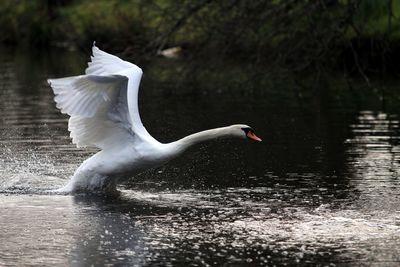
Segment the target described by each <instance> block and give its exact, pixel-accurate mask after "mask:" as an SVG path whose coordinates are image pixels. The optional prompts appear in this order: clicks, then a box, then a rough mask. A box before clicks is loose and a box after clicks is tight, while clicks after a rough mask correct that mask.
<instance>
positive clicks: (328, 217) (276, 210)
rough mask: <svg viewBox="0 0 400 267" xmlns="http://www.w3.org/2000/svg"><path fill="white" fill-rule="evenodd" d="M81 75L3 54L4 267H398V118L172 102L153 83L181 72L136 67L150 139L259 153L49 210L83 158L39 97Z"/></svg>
mask: <svg viewBox="0 0 400 267" xmlns="http://www.w3.org/2000/svg"><path fill="white" fill-rule="evenodd" d="M85 61H86V57H85V55H84V54H83V53H79V52H66V51H63V50H50V51H47V52H46V53H45V54H43V53H36V52H35V53H32V52H30V51H29V52H27V51H23V50H22V51H21V50H14V49H5V48H2V49H1V50H0V62H1V63H0V103H1V105H0V112H1V114H2V116H1V117H0V192H1V193H0V213H1V216H0V244H1V245H0V265H1V266H28V265H29V266H31V265H40V266H55V265H72V266H82V265H91V264H92V265H95V266H100V265H109V266H113V265H115V266H121V265H133V266H143V265H159V266H166V265H190V264H191V265H214V266H221V265H226V266H249V265H266V266H267V265H268V266H271V265H273V264H276V265H282V264H287V265H296V264H304V265H306V264H310V265H321V266H325V265H327V266H329V265H331V266H335V265H337V266H397V265H398V262H399V260H400V256H399V255H400V251H399V250H400V246H399V245H400V224H399V222H400V211H399V209H398V207H399V204H400V194H399V179H398V172H399V168H398V167H399V166H398V165H399V156H400V147H399V113H398V112H396V111H395V110H394V111H393V110H389V109H386V108H384V106H383V105H381V100H380V99H379V98H376V99H375V98H374V95H373V94H372V97H371V98H369V99H368V100H363V99H361V100H360V99H359V98H357V97H356V96H353V98H351V97H349V98H346V99H345V100H346V101H345V104H343V103H344V102H343V101H342V100H341V99H339V100H337V97H336V96H332V95H331V96H330V97H329V98H328V100H327V99H326V96H324V95H323V94H320V95H319V96H317V97H315V98H313V99H299V98H298V97H296V93H295V91H294V90H293V91H291V89H290V88H283V87H282V88H279V87H277V88H266V89H265V91H266V92H265V93H263V94H260V93H255V94H246V93H243V91H241V90H230V88H231V87H235V88H237V85H232V84H230V83H229V82H227V83H226V87H223V88H222V87H221V85H220V84H219V85H212V84H211V85H208V89H207V90H202V89H201V88H197V87H198V84H197V85H196V83H190V81H189V82H187V81H183V82H187V83H184V86H182V85H180V87H179V88H180V89H179V90H178V89H177V88H178V87H175V85H176V84H174V83H171V82H166V81H165V80H164V79H163V78H162V77H161V76H162V75H165V73H164V74H162V73H160V77H158V76H157V75H156V74H157V73H158V72H157V71H158V70H159V69H163V68H165V67H166V66H168V67H169V68H177V69H179V68H183V67H185V65H183V66H182V65H181V63H180V62H179V61H172V62H171V61H164V60H160V59H158V60H157V61H154V62H147V63H144V66H143V69H144V71H145V76H144V78H143V86H142V91H141V93H140V108H141V114H142V118H143V122H144V124H145V126H146V127H147V128H148V130H149V132H150V133H152V134H153V135H154V136H155V137H156V138H158V139H159V140H161V141H163V142H166V141H172V140H175V139H177V138H180V137H183V136H184V135H187V134H190V133H193V132H195V131H199V130H203V129H207V128H212V127H218V126H223V125H229V124H233V123H246V124H249V125H251V126H253V127H254V128H255V130H256V132H257V134H258V135H260V137H262V138H263V140H264V142H262V143H257V144H256V143H249V142H245V141H243V140H222V141H212V142H209V143H207V144H203V145H200V146H197V147H195V148H193V149H191V150H190V151H189V152H187V153H186V154H185V155H184V156H183V157H181V158H179V159H176V160H174V161H173V162H170V163H169V164H167V165H165V166H163V167H161V168H158V169H155V170H151V171H148V172H146V173H143V174H140V175H138V176H137V177H133V178H132V179H131V180H130V181H129V182H128V183H127V184H126V185H123V186H121V188H120V190H121V192H122V193H121V196H120V197H94V196H62V195H49V194H47V193H46V190H49V189H50V190H51V189H56V188H59V187H60V186H62V185H64V184H65V183H66V181H67V180H68V179H69V176H70V175H72V173H73V172H74V170H75V169H76V168H77V167H78V166H79V164H80V163H81V162H82V161H83V160H84V159H85V158H87V157H88V156H90V155H91V154H93V153H95V152H96V150H94V149H86V150H82V149H77V148H75V147H74V146H73V145H71V143H70V139H69V133H68V131H67V121H68V118H67V117H66V116H64V115H61V114H60V113H59V111H58V110H57V109H56V108H55V104H54V101H53V99H52V98H53V95H52V93H51V90H50V88H49V87H48V86H47V85H46V82H45V80H46V78H47V77H60V76H67V75H76V74H79V73H80V72H82V70H83V69H84V67H85ZM146 73H152V74H151V75H147V76H146ZM221 75H223V74H221ZM180 82H182V81H180ZM204 83H206V82H205V81H203V84H204ZM242 86H243V88H246V84H243V85H242ZM248 86H250V85H248ZM186 87H187V89H186ZM209 88H211V90H210V89H209ZM339 89H340V88H339ZM186 90H187V91H186ZM261 91H262V90H261ZM338 91H341V92H342V91H343V90H338ZM245 92H246V91H245ZM349 94H350V93H349ZM338 97H339V96H338Z"/></svg>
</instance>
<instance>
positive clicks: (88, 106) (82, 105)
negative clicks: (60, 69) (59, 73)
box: [48, 75, 127, 117]
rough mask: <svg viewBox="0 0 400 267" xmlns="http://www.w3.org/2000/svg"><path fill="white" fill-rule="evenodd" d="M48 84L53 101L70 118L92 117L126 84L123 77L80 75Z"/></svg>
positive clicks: (54, 80)
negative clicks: (77, 116) (76, 116)
mask: <svg viewBox="0 0 400 267" xmlns="http://www.w3.org/2000/svg"><path fill="white" fill-rule="evenodd" d="M48 82H49V84H50V85H51V87H52V88H53V91H54V94H55V95H56V96H55V98H54V100H55V101H56V103H57V108H59V109H60V110H61V112H62V113H66V114H68V115H70V116H74V115H80V116H85V117H93V116H94V115H95V113H96V112H97V111H99V108H100V106H101V105H103V104H104V103H109V104H111V102H112V100H114V99H115V98H116V94H117V93H118V88H119V87H121V86H123V84H124V83H125V84H126V82H127V78H126V77H125V76H118V75H112V76H93V75H82V76H75V77H67V78H61V79H50V80H49V81H48Z"/></svg>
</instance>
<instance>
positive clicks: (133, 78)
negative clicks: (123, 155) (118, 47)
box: [48, 46, 154, 149]
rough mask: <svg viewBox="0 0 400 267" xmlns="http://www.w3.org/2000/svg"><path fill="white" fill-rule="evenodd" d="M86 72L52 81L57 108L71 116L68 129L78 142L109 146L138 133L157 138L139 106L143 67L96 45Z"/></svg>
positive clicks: (123, 143) (132, 137) (50, 82)
mask: <svg viewBox="0 0 400 267" xmlns="http://www.w3.org/2000/svg"><path fill="white" fill-rule="evenodd" d="M86 73H87V75H81V76H75V77H67V78H61V79H50V80H49V81H48V82H49V84H50V85H51V87H52V88H53V91H54V94H55V95H56V96H55V98H54V99H55V101H56V103H57V107H58V108H59V109H60V110H61V112H62V113H66V114H68V115H70V116H71V118H70V119H69V123H68V129H69V131H70V132H71V135H70V136H71V137H72V142H73V143H74V144H76V145H77V146H78V147H98V148H101V149H109V148H113V147H118V146H120V145H122V146H123V145H125V144H126V142H129V141H133V140H134V138H135V136H136V135H138V134H139V135H141V136H142V137H145V138H148V139H149V140H154V139H153V138H152V137H151V136H150V135H149V134H148V133H147V131H146V129H145V128H144V127H143V125H142V123H141V121H140V116H139V111H138V106H137V96H138V88H139V83H140V77H141V69H140V68H138V67H137V66H136V65H134V64H131V63H129V62H126V61H123V60H121V59H119V58H118V57H115V56H113V55H110V54H107V53H105V52H103V51H101V50H100V49H98V48H97V47H95V46H93V57H92V62H90V63H89V67H88V68H87V69H86Z"/></svg>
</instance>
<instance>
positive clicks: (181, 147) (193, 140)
mask: <svg viewBox="0 0 400 267" xmlns="http://www.w3.org/2000/svg"><path fill="white" fill-rule="evenodd" d="M233 135H235V134H234V133H233V132H232V128H231V126H228V127H221V128H215V129H211V130H205V131H201V132H198V133H194V134H191V135H188V136H186V137H184V138H182V139H179V140H178V141H175V142H173V143H170V144H171V145H173V146H174V147H175V148H176V149H177V150H178V151H179V152H183V151H185V150H186V149H188V148H189V147H191V146H193V145H195V144H199V143H202V142H205V141H208V140H212V139H216V138H223V137H228V136H233Z"/></svg>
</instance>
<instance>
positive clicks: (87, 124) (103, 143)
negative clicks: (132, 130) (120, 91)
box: [68, 116, 132, 149]
mask: <svg viewBox="0 0 400 267" xmlns="http://www.w3.org/2000/svg"><path fill="white" fill-rule="evenodd" d="M118 126H119V125H118V124H115V123H114V122H112V121H110V120H106V119H104V118H102V117H92V118H86V117H82V116H72V117H71V118H70V119H69V122H68V130H69V131H70V137H71V138H72V143H74V144H76V146H77V147H98V148H101V149H107V148H111V147H118V146H119V145H120V144H121V142H122V141H124V140H127V138H130V137H132V136H130V135H129V134H128V130H127V129H126V128H125V127H118Z"/></svg>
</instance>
